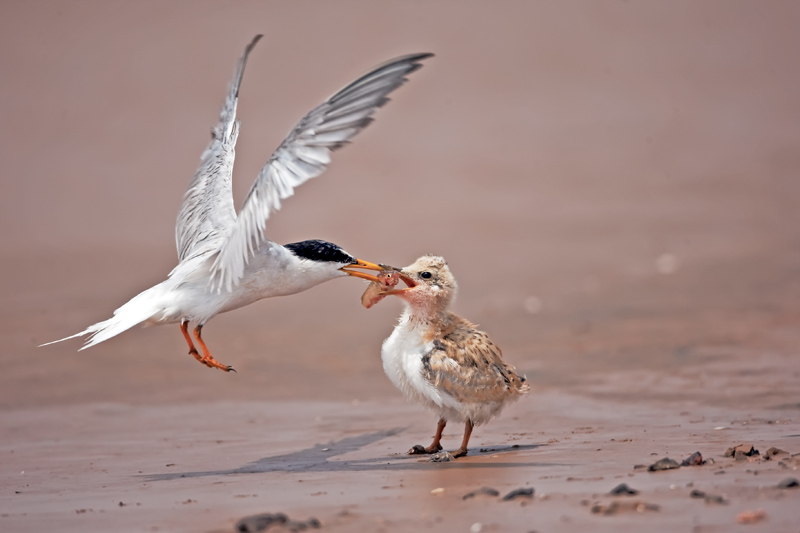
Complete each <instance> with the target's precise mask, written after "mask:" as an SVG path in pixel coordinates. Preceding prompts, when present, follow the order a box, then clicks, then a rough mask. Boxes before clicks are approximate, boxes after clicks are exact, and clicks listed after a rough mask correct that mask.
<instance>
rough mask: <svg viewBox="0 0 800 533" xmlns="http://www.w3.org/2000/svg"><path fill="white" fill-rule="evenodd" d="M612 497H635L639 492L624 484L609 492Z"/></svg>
mask: <svg viewBox="0 0 800 533" xmlns="http://www.w3.org/2000/svg"><path fill="white" fill-rule="evenodd" d="M609 494H611V495H612V496H636V495H637V494H639V491H638V490H636V489H632V488H630V487H629V486H628V485H626V484H625V483H620V484H619V485H617V486H616V487H614V488H613V489H611V492H609Z"/></svg>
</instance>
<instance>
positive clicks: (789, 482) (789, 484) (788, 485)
mask: <svg viewBox="0 0 800 533" xmlns="http://www.w3.org/2000/svg"><path fill="white" fill-rule="evenodd" d="M797 487H800V481H797V480H796V479H795V478H793V477H787V478H786V479H784V480H783V481H781V482H780V483H778V488H779V489H794V488H797Z"/></svg>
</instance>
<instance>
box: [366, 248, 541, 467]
mask: <svg viewBox="0 0 800 533" xmlns="http://www.w3.org/2000/svg"><path fill="white" fill-rule="evenodd" d="M377 277H378V278H379V279H378V281H374V282H373V283H371V284H370V286H369V287H368V288H367V290H366V291H365V292H364V296H363V297H362V300H361V301H362V304H363V305H364V306H365V307H367V308H369V307H372V305H374V304H376V303H377V302H378V301H380V300H381V299H382V298H383V297H384V296H386V295H392V294H393V295H396V296H399V297H400V298H402V299H403V301H404V303H405V310H404V312H403V314H402V316H401V317H400V322H399V323H398V324H397V326H396V327H395V328H394V331H392V334H391V335H390V336H389V337H388V338H387V339H386V340H385V341H384V342H383V347H382V348H381V359H382V361H383V369H384V371H385V372H386V375H387V376H388V377H389V379H390V380H391V381H392V383H394V385H395V386H396V387H397V388H398V389H400V390H401V391H402V392H403V393H405V395H406V396H407V397H408V398H409V399H411V400H414V401H416V402H418V403H421V404H422V405H423V406H425V407H428V408H430V409H432V410H433V411H434V412H436V413H437V414H438V416H439V423H438V426H437V428H436V435H435V437H434V439H433V443H432V444H431V445H430V446H427V447H423V446H421V445H419V444H417V445H415V446H414V447H412V448H411V449H410V450H409V451H408V453H409V454H412V455H413V454H435V453H437V452H438V451H440V450H441V449H442V446H441V444H440V440H441V438H442V431H443V430H444V428H445V425H446V424H447V421H448V420H457V421H460V422H464V424H465V427H464V438H463V439H462V441H461V446H460V447H459V449H458V450H456V451H454V452H450V454H451V455H452V457H454V458H455V457H462V456H464V455H467V451H468V448H467V447H468V445H469V438H470V435H471V434H472V428H473V427H474V426H477V425H480V424H484V423H486V422H488V421H489V420H490V419H492V418H494V417H495V416H497V415H499V414H500V411H501V410H502V409H503V408H504V407H505V406H506V405H508V404H509V403H511V402H513V401H515V400H517V399H519V397H520V396H522V395H523V394H526V393H527V392H528V391H529V390H530V387H529V386H528V383H527V382H526V379H525V376H520V375H518V374H517V372H516V370H515V369H514V367H513V366H511V365H510V364H508V363H505V362H504V361H503V354H502V352H501V351H500V347H499V346H497V345H496V344H495V343H494V342H492V340H491V339H490V338H489V336H488V335H487V334H486V333H484V332H483V331H480V330H478V329H477V326H476V325H475V324H472V323H471V322H469V321H468V320H465V319H464V318H461V317H460V316H458V315H456V314H454V313H451V312H450V311H449V310H448V307H449V306H450V304H451V302H452V301H453V298H455V294H456V289H457V285H456V280H455V278H454V277H453V275H452V274H451V273H450V268H449V267H448V266H447V263H446V262H445V260H444V259H442V258H441V257H437V256H431V255H428V256H423V257H420V258H419V259H417V261H416V262H415V263H414V264H412V265H410V266H407V267H405V268H404V269H402V270H401V271H399V272H398V271H394V269H389V270H387V271H386V272H384V273H382V274H380V275H379V276H377ZM399 280H403V282H404V283H405V284H406V285H407V288H404V289H394V288H392V287H394V285H396V284H397V283H398V281H399Z"/></svg>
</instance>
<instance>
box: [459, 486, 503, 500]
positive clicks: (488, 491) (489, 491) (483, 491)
mask: <svg viewBox="0 0 800 533" xmlns="http://www.w3.org/2000/svg"><path fill="white" fill-rule="evenodd" d="M475 496H492V497H495V496H500V493H499V492H497V491H496V490H494V489H493V488H491V487H481V488H479V489H478V490H473V491H472V492H468V493H466V494H464V496H462V497H461V499H462V500H468V499H470V498H474V497H475Z"/></svg>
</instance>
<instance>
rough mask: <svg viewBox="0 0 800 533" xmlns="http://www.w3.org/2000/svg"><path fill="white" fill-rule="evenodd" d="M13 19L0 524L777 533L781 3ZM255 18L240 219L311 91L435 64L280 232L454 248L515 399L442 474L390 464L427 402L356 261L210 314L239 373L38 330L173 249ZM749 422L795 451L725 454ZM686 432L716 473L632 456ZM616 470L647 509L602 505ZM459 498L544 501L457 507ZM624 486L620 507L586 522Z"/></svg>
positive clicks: (453, 434)
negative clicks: (387, 368) (390, 349)
mask: <svg viewBox="0 0 800 533" xmlns="http://www.w3.org/2000/svg"><path fill="white" fill-rule="evenodd" d="M309 6H312V7H309ZM2 11H3V14H4V16H3V17H0V29H2V31H0V41H1V42H2V44H3V46H0V62H1V64H2V65H3V67H4V74H3V76H2V77H0V94H2V96H3V98H2V99H0V116H2V117H3V120H2V124H3V126H2V127H0V136H2V139H0V141H2V142H0V150H2V154H1V155H2V157H0V161H2V165H3V167H2V169H3V172H2V175H3V178H2V180H0V202H2V204H1V205H0V222H1V223H2V227H3V228H4V232H3V247H2V249H1V250H0V258H1V259H2V265H3V276H0V291H1V292H2V294H3V298H2V301H0V319H1V320H0V331H1V332H2V338H3V341H4V347H5V355H4V357H3V363H4V369H3V372H2V373H0V435H2V440H1V441H0V454H2V455H1V456H2V459H1V460H0V489H2V490H0V530H3V531H6V530H7V531H47V530H55V529H58V530H60V531H67V532H69V531H75V532H78V531H81V532H83V531H101V530H113V531H207V532H221V531H233V529H234V525H235V524H236V522H237V521H238V520H239V519H240V518H242V517H244V516H247V515H251V514H257V513H266V512H283V513H286V514H288V515H289V516H290V517H291V518H292V519H297V520H305V519H307V518H309V517H312V516H313V517H316V518H317V519H319V520H320V522H321V523H322V526H323V528H324V530H326V531H327V530H330V531H386V532H402V531H419V530H431V531H470V530H473V531H477V530H481V531H534V530H535V531H554V530H557V531H587V530H592V531H640V530H642V529H644V528H654V527H656V526H658V528H659V530H663V531H686V530H688V529H690V528H692V530H693V531H703V532H706V531H709V532H710V531H720V532H721V531H736V530H748V531H749V530H758V531H795V530H796V523H797V516H798V513H797V511H796V509H797V501H798V498H800V489H785V490H782V489H777V488H775V485H776V484H777V483H778V482H780V481H781V480H783V479H785V478H787V477H795V478H800V472H798V471H797V470H795V469H796V468H797V467H798V466H800V462H799V461H798V460H799V459H800V456H798V457H792V456H791V454H796V453H798V452H800V427H799V423H800V404H798V401H797V398H798V393H800V379H799V378H800V359H798V354H797V346H798V343H799V341H800V333H798V327H797V326H798V322H800V308H798V305H797V302H798V301H800V299H799V297H800V277H798V272H800V253H798V250H799V249H800V247H799V246H798V245H800V231H798V228H800V205H798V204H800V180H798V179H797V176H798V171H800V156H798V154H800V146H799V143H800V100H798V98H797V95H798V94H800V69H798V67H797V65H796V58H795V56H796V54H794V51H795V50H797V49H798V46H800V36H798V34H797V32H796V27H797V24H798V22H800V8H798V7H797V6H795V5H794V4H792V3H786V2H774V3H773V2H767V3H759V4H755V3H748V2H741V3H736V2H699V3H696V2H685V3H682V2H671V3H669V4H662V3H657V2H591V3H590V2H586V3H574V4H572V5H564V4H558V3H543V2H540V3H521V2H520V3H515V2H503V3H500V4H493V6H491V7H490V6H489V5H488V4H486V5H483V4H477V3H475V4H468V5H461V6H460V7H457V6H456V4H449V3H426V4H425V5H424V6H423V5H419V6H417V5H406V4H404V5H395V6H385V5H382V6H378V5H373V4H370V3H361V2H346V3H336V4H335V5H333V4H323V3H312V4H297V5H294V4H292V5H288V4H287V5H284V6H274V5H270V4H263V5H262V4H246V5H244V4H243V5H236V6H234V7H232V8H231V7H229V6H227V5H225V4H221V3H220V4H217V3H213V2H195V3H192V4H191V5H189V4H181V3H173V4H165V5H162V4H161V3H156V2H140V3H136V4H126V3H113V2H112V3H101V2H82V3H72V4H70V5H69V6H66V5H62V4H58V3H52V4H49V3H46V2H39V3H35V4H23V3H21V2H20V3H11V4H7V5H5V6H4V7H3V8H2ZM256 33H264V34H265V36H266V37H265V39H264V41H263V42H262V43H260V44H259V47H258V48H256V50H255V51H254V53H253V55H252V56H251V60H250V63H249V64H248V71H247V74H246V76H245V80H244V84H243V88H242V93H241V101H240V107H239V116H240V118H241V120H242V133H241V136H240V138H239V143H238V146H237V167H236V172H235V176H234V187H235V196H236V198H237V204H238V203H240V202H241V199H242V198H243V197H244V194H245V193H246V191H247V190H248V188H249V186H250V184H251V183H252V179H253V178H254V176H255V175H256V174H257V172H258V170H259V169H260V167H261V165H262V164H263V163H264V161H265V160H266V158H267V157H268V155H269V153H270V152H271V150H272V149H273V148H274V147H275V146H277V144H278V143H279V142H280V141H281V139H282V137H283V135H284V134H285V133H286V132H287V131H288V130H289V129H290V128H291V127H292V125H293V124H294V123H295V122H296V121H297V120H298V119H299V118H300V117H301V116H302V115H303V114H304V113H305V112H307V111H308V110H309V109H310V108H311V107H313V106H314V105H316V104H317V103H319V102H320V101H321V100H322V99H323V98H325V97H326V96H327V95H329V94H332V93H333V92H334V91H336V90H337V89H338V88H339V87H341V86H342V85H343V84H345V83H346V82H348V81H349V80H351V79H352V78H354V77H355V76H357V75H358V74H360V73H361V72H363V71H364V70H366V69H367V68H369V67H370V66H372V65H374V64H377V63H379V62H381V61H383V60H385V59H388V58H390V57H393V56H396V55H400V54H403V53H409V52H418V51H431V52H434V53H436V54H437V57H435V58H433V59H432V60H430V61H428V62H427V64H426V66H425V68H423V69H422V70H421V71H419V72H418V73H415V74H414V76H413V79H412V80H411V82H410V83H409V84H408V85H407V86H405V87H403V88H401V89H400V90H398V91H397V92H396V93H395V94H394V95H393V102H392V103H390V104H389V105H388V106H387V107H386V108H384V109H382V110H381V111H380V112H379V113H378V114H377V119H376V122H375V124H373V125H372V126H370V128H368V130H367V131H365V132H364V133H363V134H362V135H360V136H359V137H357V138H356V139H355V141H354V143H353V145H352V146H349V147H346V148H344V149H343V150H341V151H340V152H339V153H337V154H335V157H334V161H333V164H332V165H331V167H330V169H329V171H328V172H327V173H326V174H325V175H324V176H322V177H321V178H320V179H317V180H313V181H312V182H310V183H308V184H306V185H304V186H303V187H302V188H301V189H299V190H298V192H297V196H296V197H294V198H291V199H289V200H288V201H287V202H286V203H285V204H284V210H283V211H281V212H280V213H279V214H278V215H276V216H275V217H273V218H272V219H271V220H270V221H269V224H268V233H269V236H270V237H271V238H273V239H274V240H276V241H278V242H292V241H297V240H302V239H307V238H323V239H328V240H331V241H334V242H337V243H338V244H340V245H342V246H343V247H344V248H345V249H347V250H348V251H350V252H352V253H354V254H356V255H358V256H359V257H362V258H364V259H368V260H373V261H380V262H386V263H390V264H397V265H403V264H408V263H410V262H412V261H413V260H414V259H415V258H416V257H417V256H419V255H421V254H423V253H430V252H433V253H438V254H441V255H444V256H445V257H446V258H447V259H448V261H449V263H450V266H451V268H452V270H453V273H454V275H455V276H456V278H457V279H458V281H459V285H460V295H459V299H458V301H457V302H456V306H455V311H456V312H458V313H460V314H463V315H464V316H466V317H468V318H470V319H471V320H473V321H475V322H478V323H480V324H481V326H482V328H483V329H485V330H487V331H488V332H489V333H490V334H491V335H492V337H493V339H494V340H495V341H496V342H497V343H498V344H499V345H500V346H501V347H502V348H503V351H504V354H505V356H506V358H507V359H508V360H509V361H510V362H512V363H513V364H515V365H516V367H517V368H518V370H520V371H521V372H523V373H525V374H526V375H527V376H528V378H529V380H530V381H531V384H532V388H533V391H532V393H531V394H530V395H529V396H528V397H527V398H525V399H523V400H522V401H520V402H519V403H518V404H516V405H514V406H513V407H511V408H510V409H508V410H507V411H506V412H505V413H504V414H503V416H502V417H501V418H500V419H498V420H495V421H493V422H491V423H490V424H488V425H487V426H485V427H480V428H478V429H477V430H476V432H475V434H474V436H473V441H472V444H473V448H472V449H471V451H470V455H469V456H468V457H466V458H464V459H460V460H458V461H456V462H455V463H449V464H429V463H425V462H421V461H420V459H419V458H417V457H408V456H406V455H405V454H404V452H405V450H407V449H408V448H409V447H410V446H411V445H412V444H416V443H419V442H423V443H425V442H427V441H428V439H429V438H430V436H431V434H432V433H433V430H434V427H435V420H434V417H433V415H432V414H430V413H427V412H424V411H423V410H422V409H420V408H417V407H416V406H414V405H409V404H407V403H406V402H405V401H404V400H403V399H402V398H401V396H400V393H399V392H398V391H397V390H395V389H394V388H393V387H392V385H391V384H390V383H389V381H388V379H387V378H386V377H385V376H384V375H383V371H382V369H381V365H380V357H379V350H380V343H381V341H382V339H383V338H385V337H386V336H387V335H388V334H389V332H390V331H391V328H392V327H393V325H394V323H395V320H396V317H397V315H398V314H399V312H400V304H399V303H398V302H396V301H384V302H382V303H381V304H380V305H378V306H376V307H375V308H373V309H371V310H369V311H367V310H365V309H363V308H361V306H360V305H359V297H360V294H361V291H362V290H363V289H364V285H363V284H362V283H361V282H357V281H354V280H337V281H334V282H331V283H328V284H325V285H323V286H320V287H318V288H316V289H314V290H312V291H309V292H306V293H303V294H300V295H297V296H294V297H291V298H281V299H274V300H270V301H263V302H259V303H257V304H254V305H252V306H250V307H248V308H244V309H241V310H237V311H235V312H232V313H228V314H225V315H221V316H219V317H216V318H215V319H214V320H213V321H211V322H210V323H209V324H208V326H207V327H206V328H205V330H204V337H205V338H206V340H207V341H208V343H209V345H210V347H211V349H212V350H213V351H214V354H215V356H216V357H217V359H219V360H220V361H221V362H223V363H225V364H230V365H233V366H234V367H235V368H236V369H237V371H238V373H237V374H235V375H234V374H224V373H222V372H218V371H211V370H210V369H207V368H205V367H202V366H201V365H199V364H197V363H196V362H195V361H194V360H193V359H192V358H191V357H190V356H188V355H186V354H185V351H186V348H185V344H184V341H183V338H182V336H181V335H180V333H179V330H178V328H177V326H175V327H162V328H150V329H144V330H142V329H138V328H137V329H134V330H131V331H129V332H126V333H124V334H122V335H120V336H119V337H117V338H115V339H112V340H111V341H108V342H105V343H103V344H101V345H99V346H97V347H94V348H92V349H90V350H87V351H84V352H80V353H77V352H76V350H77V348H78V347H79V345H80V343H79V341H70V342H65V343H62V344H57V345H54V346H50V347H47V348H41V349H39V348H36V346H37V345H38V344H40V343H42V342H46V341H49V340H53V339H56V338H60V337H63V336H66V335H69V334H72V333H74V332H77V331H80V330H81V329H83V328H84V327H85V326H86V325H88V324H90V323H93V322H96V321H99V320H102V319H105V318H107V316H108V315H109V314H110V313H111V312H112V311H113V310H114V309H115V308H116V307H118V306H119V305H120V304H122V303H124V302H125V301H126V300H127V299H128V298H130V297H131V296H133V295H134V294H136V293H137V292H138V291H141V290H143V289H145V288H147V287H149V286H150V285H152V284H154V283H157V282H159V281H161V280H162V279H163V277H164V276H165V275H166V273H167V272H168V271H169V270H170V269H171V268H172V267H173V266H174V262H175V251H174V241H173V231H172V228H173V225H174V217H175V215H176V213H177V209H178V205H179V203H180V199H181V195H182V194H183V191H184V190H185V187H186V185H187V183H188V181H189V179H190V177H191V175H192V174H193V172H194V170H195V166H196V163H197V160H198V157H199V155H200V152H201V151H202V149H203V147H204V146H205V143H206V141H207V139H208V131H209V129H210V127H211V126H212V125H213V123H214V121H215V120H216V117H217V112H218V109H219V105H220V103H221V99H222V95H223V94H224V90H225V87H226V84H227V82H228V80H229V77H230V75H231V72H232V69H233V66H234V63H235V60H236V59H237V58H238V57H239V55H240V53H241V51H242V48H243V47H244V45H245V44H246V43H247V42H248V41H249V39H250V38H251V37H252V36H253V35H254V34H256ZM460 430H461V428H457V427H448V429H447V430H446V433H445V444H446V445H447V446H450V447H453V448H455V447H456V446H457V444H458V442H459V440H460ZM743 442H750V443H753V444H754V445H755V447H756V448H757V449H759V450H760V451H761V453H762V454H763V453H764V452H766V450H767V449H768V448H770V447H772V446H775V447H777V448H781V449H783V450H786V451H787V452H789V454H790V455H788V456H779V457H776V458H775V459H774V460H769V461H765V460H763V458H762V457H758V458H751V459H750V460H744V461H736V460H734V459H732V458H725V457H723V454H724V452H725V450H726V449H727V448H729V447H731V446H734V445H737V444H740V443H743ZM513 446H517V447H513ZM481 449H486V450H487V451H486V452H481ZM695 451H700V452H701V453H702V455H703V457H704V458H706V459H709V458H711V459H713V460H714V463H713V464H706V465H703V466H695V467H682V468H680V469H677V470H670V471H665V472H647V471H646V470H643V469H635V468H634V465H648V464H650V463H653V462H655V461H656V460H658V459H660V458H662V457H667V456H668V457H671V458H673V459H677V460H678V461H680V460H681V459H683V458H685V457H687V456H689V455H690V454H691V453H693V452H695ZM622 482H624V483H627V484H628V485H629V486H631V487H633V488H634V489H637V490H638V491H639V494H637V495H636V496H630V497H623V496H617V497H612V496H609V495H607V494H606V493H607V492H608V491H609V490H611V489H612V488H613V487H614V486H616V485H618V484H619V483H622ZM481 486H489V487H493V488H495V489H496V490H498V491H499V493H500V495H501V496H502V495H503V494H506V493H507V492H509V491H511V490H513V489H516V488H519V487H532V488H534V489H535V493H534V498H533V499H532V500H514V501H510V502H505V501H500V500H499V498H488V497H483V496H481V497H477V498H475V499H469V500H463V499H462V497H463V495H465V494H466V493H468V492H470V491H472V490H475V489H477V488H479V487H481ZM437 488H443V489H444V491H443V492H441V491H440V492H438V493H435V494H432V493H431V491H432V490H434V489H437ZM692 490H702V491H704V492H706V493H708V494H713V495H723V496H724V498H725V500H726V501H727V504H714V503H706V502H705V501H704V500H703V499H698V498H691V497H690V492H691V491H692ZM612 500H619V501H625V502H637V503H641V504H642V505H640V506H638V509H641V510H642V512H639V511H637V510H636V509H637V505H636V504H626V505H622V506H621V507H618V510H617V512H615V513H613V514H609V515H606V514H602V513H598V512H592V509H593V508H594V509H595V510H599V509H601V508H605V507H603V506H607V505H608V504H609V503H610V502H611V501H612ZM645 504H653V505H657V506H659V510H647V509H648V508H649V507H648V506H647V505H645ZM629 508H630V509H629ZM758 509H763V510H764V511H765V512H766V518H765V519H763V520H761V521H759V522H758V523H756V524H754V525H740V524H738V523H737V516H738V515H739V514H740V513H742V512H744V511H747V510H758ZM475 524H481V525H480V526H476V525H475Z"/></svg>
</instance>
